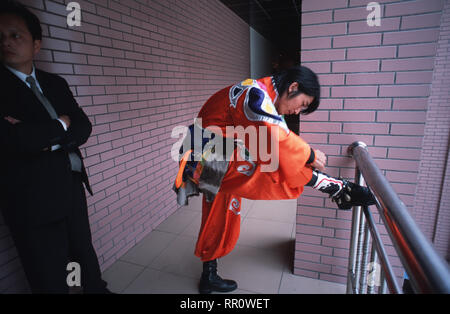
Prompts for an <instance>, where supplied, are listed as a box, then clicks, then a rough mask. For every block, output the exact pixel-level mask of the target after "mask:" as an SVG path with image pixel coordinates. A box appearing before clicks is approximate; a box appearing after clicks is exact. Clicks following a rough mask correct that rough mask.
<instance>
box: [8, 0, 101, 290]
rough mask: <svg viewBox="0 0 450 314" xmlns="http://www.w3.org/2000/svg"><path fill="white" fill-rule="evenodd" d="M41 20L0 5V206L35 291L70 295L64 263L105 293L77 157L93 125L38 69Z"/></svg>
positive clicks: (55, 79) (61, 85)
mask: <svg viewBox="0 0 450 314" xmlns="http://www.w3.org/2000/svg"><path fill="white" fill-rule="evenodd" d="M41 39H42V30H41V26H40V23H39V19H38V18H37V17H36V16H35V15H34V14H33V13H31V12H30V11H29V10H28V9H26V8H25V7H24V6H22V5H21V4H19V3H17V2H15V1H6V2H5V1H2V4H0V62H1V65H0V147H1V153H0V173H1V180H0V207H1V209H2V213H3V216H4V219H5V222H6V224H7V225H8V226H9V228H10V231H11V235H12V238H13V240H14V242H15V245H16V248H17V251H18V253H19V256H20V258H21V261H22V265H23V268H24V270H25V274H26V276H27V279H28V281H29V284H30V288H31V290H32V292H33V293H67V292H68V291H69V288H68V282H67V277H68V275H69V272H68V270H67V266H68V263H70V262H77V263H78V264H79V265H80V268H81V286H83V290H84V292H85V293H108V292H109V290H107V289H106V282H104V281H103V280H102V279H101V272H100V267H99V263H98V259H97V255H96V253H95V250H94V248H93V246H92V239H91V232H90V226H89V220H88V212H87V204H86V195H85V191H84V188H83V183H84V184H85V186H86V188H87V189H88V191H89V192H90V193H91V194H92V192H91V190H90V187H89V183H88V178H87V174H86V170H85V168H84V165H83V161H82V156H81V152H80V150H79V149H78V147H79V146H80V145H82V144H83V143H85V142H86V141H87V139H88V138H89V135H90V134H91V130H92V125H91V123H90V122H89V119H88V117H87V116H86V115H85V113H84V112H83V111H82V110H81V108H80V107H79V106H78V104H77V103H76V101H75V99H74V97H73V94H72V92H71V90H70V89H69V86H68V84H67V82H66V81H65V80H64V79H63V78H61V77H59V76H57V75H54V74H50V73H47V72H44V71H40V70H38V69H35V67H34V65H33V58H34V56H35V55H36V54H37V53H38V52H39V50H40V46H41Z"/></svg>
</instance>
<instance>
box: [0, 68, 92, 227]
mask: <svg viewBox="0 0 450 314" xmlns="http://www.w3.org/2000/svg"><path fill="white" fill-rule="evenodd" d="M36 78H37V80H38V82H39V84H40V86H41V88H42V91H43V93H44V95H45V96H46V97H47V98H48V100H49V101H50V103H51V104H52V105H53V107H54V108H55V110H56V112H57V114H58V116H61V115H64V114H65V115H68V116H69V117H70V120H71V123H70V127H69V129H68V130H67V131H64V128H63V126H62V125H61V123H60V122H59V121H57V120H53V119H51V117H50V115H49V114H48V112H47V111H46V109H45V107H44V106H43V105H42V104H41V103H40V102H39V100H38V98H37V97H36V96H35V95H34V94H33V92H32V91H31V89H30V88H29V87H28V86H27V85H26V84H25V83H24V82H22V81H21V80H20V79H19V78H17V77H16V76H15V75H14V74H13V73H12V72H11V71H9V70H8V69H7V68H5V67H4V66H3V65H0V149H1V150H0V152H1V153H0V177H1V180H0V208H1V209H2V212H3V216H4V218H5V221H6V223H7V224H11V223H14V224H20V225H25V226H26V225H40V224H44V223H48V222H52V221H55V220H58V219H60V218H63V217H65V216H67V213H68V211H69V208H70V205H71V203H72V200H71V197H72V192H71V191H72V184H73V183H72V182H73V181H72V171H71V168H70V160H69V157H68V152H71V151H74V152H76V153H77V154H78V156H80V158H82V156H81V153H80V150H79V149H78V147H79V146H80V145H82V144H83V143H85V142H86V141H87V139H88V138H89V135H90V134H91V131H92V125H91V123H90V121H89V119H88V117H87V116H86V114H85V113H84V112H83V111H82V110H81V108H80V107H79V106H78V104H77V103H76V101H75V99H74V97H73V94H72V92H71V90H70V89H69V86H68V84H67V82H66V81H65V80H64V79H63V78H62V77H60V76H57V75H55V74H51V73H48V72H44V71H40V70H38V69H36ZM6 116H11V117H13V118H15V119H18V120H20V121H21V122H20V123H18V124H16V125H12V124H11V123H9V122H8V121H6V120H5V119H4V117H6ZM55 144H60V145H61V147H62V149H60V150H58V151H53V152H52V151H50V147H51V146H53V145H55ZM45 148H48V150H47V151H44V149H45ZM82 177H83V181H84V183H85V185H86V187H87V189H88V190H89V192H90V193H91V194H92V191H91V190H90V187H89V183H88V179H87V175H86V170H85V168H84V165H83V171H82Z"/></svg>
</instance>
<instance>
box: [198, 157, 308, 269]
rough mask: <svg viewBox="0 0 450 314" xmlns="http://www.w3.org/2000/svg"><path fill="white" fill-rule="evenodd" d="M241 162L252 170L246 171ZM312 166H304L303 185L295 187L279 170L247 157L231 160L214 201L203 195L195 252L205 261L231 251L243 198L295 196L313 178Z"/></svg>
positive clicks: (236, 236)
mask: <svg viewBox="0 0 450 314" xmlns="http://www.w3.org/2000/svg"><path fill="white" fill-rule="evenodd" d="M242 166H247V167H246V168H245V169H249V168H250V171H251V168H252V166H254V169H253V170H254V171H253V172H250V173H248V172H247V174H245V173H243V172H242V170H241V171H239V169H242ZM311 177H312V168H310V167H304V168H303V170H302V176H301V179H299V180H300V181H299V183H300V185H299V186H297V187H295V188H292V187H289V186H288V184H287V183H286V182H284V181H282V180H281V181H280V179H279V173H278V171H275V172H261V171H260V165H258V164H257V165H252V164H251V163H249V162H247V161H235V160H232V161H231V162H230V166H229V169H228V171H227V173H226V175H225V177H224V179H223V181H222V184H221V187H220V190H219V192H218V193H217V195H216V197H215V199H214V201H213V202H212V203H208V202H206V200H205V197H204V196H203V204H202V224H201V227H200V232H199V236H198V240H197V245H196V248H195V255H196V256H198V257H200V258H201V260H202V261H210V260H213V259H216V258H220V257H223V256H225V255H227V254H228V253H230V252H231V251H232V250H233V248H234V246H235V245H236V242H237V240H238V238H239V232H240V224H241V215H240V211H241V201H242V198H247V199H252V200H281V199H296V198H298V197H299V196H300V194H301V193H302V192H303V186H304V185H306V183H308V182H309V181H310V180H311Z"/></svg>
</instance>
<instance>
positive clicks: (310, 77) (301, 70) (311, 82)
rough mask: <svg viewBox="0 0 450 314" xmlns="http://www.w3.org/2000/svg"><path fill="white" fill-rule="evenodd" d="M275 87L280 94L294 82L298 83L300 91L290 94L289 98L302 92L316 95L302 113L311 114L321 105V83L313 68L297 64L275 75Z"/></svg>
mask: <svg viewBox="0 0 450 314" xmlns="http://www.w3.org/2000/svg"><path fill="white" fill-rule="evenodd" d="M273 79H274V82H275V87H276V88H277V90H278V94H279V96H280V97H281V95H283V94H284V92H286V91H287V90H288V88H289V86H291V84H292V83H295V82H297V83H298V91H296V92H292V93H290V94H288V97H289V98H292V97H296V96H298V95H300V94H306V95H308V96H312V97H314V100H313V101H312V103H311V104H310V105H309V106H308V108H306V109H304V110H302V111H301V112H300V113H301V114H309V113H312V112H314V111H316V109H317V108H318V107H319V103H320V83H319V79H318V77H317V75H316V73H314V72H313V71H312V70H311V69H309V68H307V67H305V66H301V65H297V66H294V67H292V68H290V69H287V70H284V71H281V72H279V73H277V74H274V76H273Z"/></svg>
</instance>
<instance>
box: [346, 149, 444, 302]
mask: <svg viewBox="0 0 450 314" xmlns="http://www.w3.org/2000/svg"><path fill="white" fill-rule="evenodd" d="M348 151H349V154H350V155H351V156H352V157H353V158H354V160H355V162H356V167H357V169H356V180H355V181H356V183H358V184H361V183H362V177H363V179H364V180H365V181H366V182H367V186H368V187H369V188H370V190H371V191H372V193H373V194H374V195H375V197H376V199H377V205H376V207H377V208H378V212H379V214H380V217H381V218H382V221H383V223H384V226H385V227H386V230H387V232H388V234H389V236H390V238H391V240H392V243H393V244H394V248H395V250H396V252H397V254H398V256H399V258H400V261H401V262H402V264H403V266H404V267H405V269H406V272H407V274H408V275H409V279H410V282H411V285H412V288H413V290H414V292H415V293H446V294H448V293H450V269H449V266H448V264H447V262H446V261H445V260H444V259H443V258H442V257H441V256H440V255H439V254H438V253H437V252H436V250H435V249H434V248H433V246H432V244H431V242H430V241H429V240H428V239H427V238H426V237H425V236H424V234H423V233H422V232H421V231H420V229H419V227H418V226H417V224H416V223H415V221H414V219H413V218H412V217H411V215H410V213H409V211H408V209H407V208H406V206H405V204H404V203H403V202H402V201H401V200H400V198H399V197H398V195H397V194H396V193H395V192H394V190H393V189H392V186H391V185H390V183H389V182H388V181H387V179H386V178H385V177H384V175H383V174H382V173H381V171H380V169H379V168H378V167H377V166H376V164H375V162H374V160H373V159H372V157H371V156H370V154H369V152H368V150H367V145H366V144H364V143H363V142H354V143H353V144H352V145H350V147H349V149H348ZM361 185H362V184H361ZM352 218H353V220H352V233H351V240H350V258H349V276H348V285H347V292H348V293H351V292H353V293H355V292H356V293H359V292H360V291H361V289H358V287H357V285H358V282H357V281H356V280H355V279H356V277H358V274H357V273H355V269H356V268H358V256H359V255H361V252H360V250H361V248H360V247H361V245H358V229H361V228H360V227H362V226H365V225H366V224H367V226H368V227H367V228H366V229H369V230H370V234H371V235H372V238H373V241H372V243H373V248H375V250H376V253H377V254H372V256H373V258H375V257H376V256H378V257H379V258H380V261H381V266H382V270H383V274H382V276H383V277H384V278H385V279H386V282H387V284H388V286H389V290H390V291H391V293H401V291H400V288H399V286H398V283H397V280H396V279H395V275H394V273H393V271H392V267H391V266H390V264H389V260H388V259H387V254H386V252H385V251H384V246H383V244H382V242H381V238H380V236H379V233H378V231H377V229H376V226H375V223H374V220H373V218H372V216H371V213H370V210H369V209H368V208H363V213H362V214H361V208H360V207H355V208H354V210H353V217H352ZM370 234H369V233H368V232H367V230H366V232H365V234H364V237H365V239H366V238H367V237H369V236H370ZM366 241H367V240H366ZM359 242H360V241H359ZM358 249H359V250H358ZM375 255H376V256H375ZM372 262H374V261H372ZM364 267H365V266H364ZM364 267H363V268H364ZM359 268H361V265H359ZM362 273H363V272H362ZM363 279H364V278H363Z"/></svg>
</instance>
